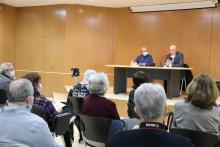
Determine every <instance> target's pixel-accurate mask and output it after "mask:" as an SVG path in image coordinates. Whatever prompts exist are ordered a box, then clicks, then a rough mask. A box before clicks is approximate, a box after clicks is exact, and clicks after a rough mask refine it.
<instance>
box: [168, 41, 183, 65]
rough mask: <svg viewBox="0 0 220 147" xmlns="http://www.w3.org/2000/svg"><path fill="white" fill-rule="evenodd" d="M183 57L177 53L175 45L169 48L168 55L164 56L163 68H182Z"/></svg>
mask: <svg viewBox="0 0 220 147" xmlns="http://www.w3.org/2000/svg"><path fill="white" fill-rule="evenodd" d="M183 64H184V56H183V54H182V53H180V52H178V51H177V48H176V45H171V46H170V53H169V54H168V55H166V58H165V62H164V66H165V67H183Z"/></svg>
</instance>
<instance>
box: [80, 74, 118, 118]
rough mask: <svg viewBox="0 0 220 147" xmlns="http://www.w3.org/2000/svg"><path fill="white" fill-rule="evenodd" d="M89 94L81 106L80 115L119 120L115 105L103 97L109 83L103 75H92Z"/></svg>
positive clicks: (89, 81)
mask: <svg viewBox="0 0 220 147" xmlns="http://www.w3.org/2000/svg"><path fill="white" fill-rule="evenodd" d="M88 83H89V87H88V89H89V93H90V95H88V96H86V97H85V99H84V102H83V106H82V114H85V115H89V116H96V117H106V118H110V119H120V117H119V115H118V111H117V109H116V105H115V103H114V102H112V101H111V100H109V99H107V98H105V97H104V95H105V93H106V92H107V90H108V85H109V81H108V78H107V76H106V74H104V73H96V74H92V75H91V76H90V77H89V79H88Z"/></svg>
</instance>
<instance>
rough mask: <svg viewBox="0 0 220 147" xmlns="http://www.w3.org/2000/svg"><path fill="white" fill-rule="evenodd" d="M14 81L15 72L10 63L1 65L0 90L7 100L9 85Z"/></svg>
mask: <svg viewBox="0 0 220 147" xmlns="http://www.w3.org/2000/svg"><path fill="white" fill-rule="evenodd" d="M14 79H15V71H14V67H13V65H12V63H2V64H1V65H0V89H3V90H4V91H5V92H6V93H7V96H8V98H9V97H10V96H9V84H10V83H11V82H12V81H13V80H14Z"/></svg>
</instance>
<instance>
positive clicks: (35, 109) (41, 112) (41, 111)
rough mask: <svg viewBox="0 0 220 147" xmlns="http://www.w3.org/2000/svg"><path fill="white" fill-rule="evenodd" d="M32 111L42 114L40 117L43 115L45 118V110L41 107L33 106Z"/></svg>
mask: <svg viewBox="0 0 220 147" xmlns="http://www.w3.org/2000/svg"><path fill="white" fill-rule="evenodd" d="M31 113H34V114H36V115H38V116H40V117H42V118H43V115H44V112H43V110H41V109H39V108H37V107H35V106H33V107H32V108H31Z"/></svg>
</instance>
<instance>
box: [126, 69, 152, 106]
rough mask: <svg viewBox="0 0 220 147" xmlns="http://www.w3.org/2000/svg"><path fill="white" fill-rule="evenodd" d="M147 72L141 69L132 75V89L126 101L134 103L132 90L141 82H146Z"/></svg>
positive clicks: (147, 80)
mask: <svg viewBox="0 0 220 147" xmlns="http://www.w3.org/2000/svg"><path fill="white" fill-rule="evenodd" d="M148 82H149V79H148V77H147V74H146V73H145V72H143V71H138V72H136V73H135V74H134V76H133V89H132V90H131V91H130V93H129V97H128V102H129V103H132V104H134V92H135V90H136V89H137V88H138V87H139V86H140V85H141V84H143V83H148Z"/></svg>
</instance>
